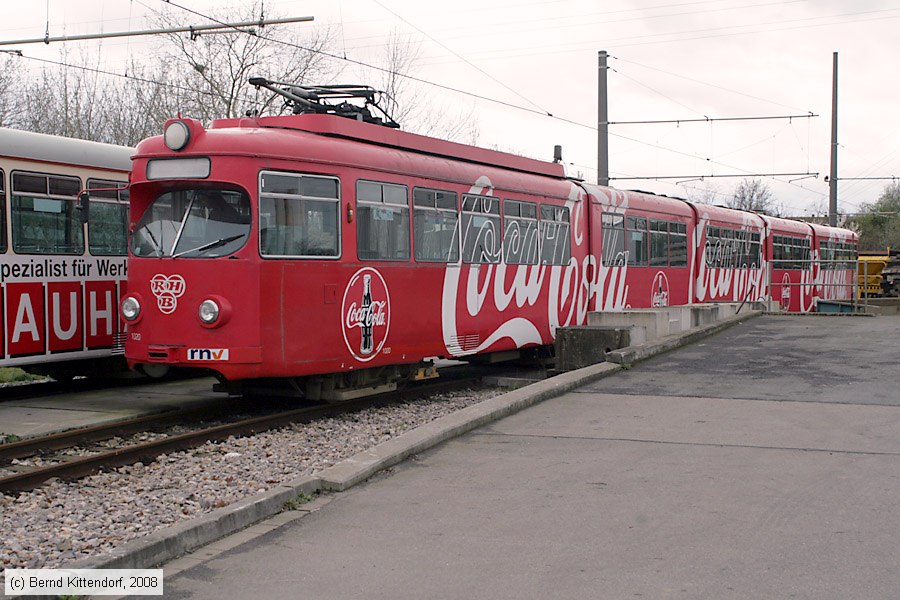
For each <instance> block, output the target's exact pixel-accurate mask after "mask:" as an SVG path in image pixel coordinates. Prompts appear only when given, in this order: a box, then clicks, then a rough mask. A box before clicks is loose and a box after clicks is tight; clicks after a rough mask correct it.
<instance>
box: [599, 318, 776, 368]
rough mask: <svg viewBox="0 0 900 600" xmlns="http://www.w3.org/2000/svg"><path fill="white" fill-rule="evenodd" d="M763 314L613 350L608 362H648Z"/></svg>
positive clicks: (627, 363)
mask: <svg viewBox="0 0 900 600" xmlns="http://www.w3.org/2000/svg"><path fill="white" fill-rule="evenodd" d="M761 314H763V311H761V310H748V311H745V312H743V313H738V314H736V315H733V316H731V317H728V318H726V319H722V320H721V321H719V322H717V323H712V324H710V325H704V326H703V327H697V328H695V329H689V330H687V331H681V332H678V333H673V334H672V335H667V336H665V337H663V338H659V339H657V340H652V341H650V342H646V343H644V344H641V345H640V346H628V347H626V348H620V349H618V350H613V351H612V352H607V353H606V360H607V361H609V362H611V363H615V364H619V365H624V366H630V365H633V364H634V363H636V362H639V361H642V360H646V359H648V358H650V357H651V356H656V355H657V354H662V353H663V352H668V351H669V350H674V349H675V348H680V347H681V346H686V345H688V344H690V343H692V342H695V341H697V340H699V339H702V338H705V337H707V336H710V335H714V334H716V333H719V332H720V331H722V330H724V329H728V328H729V327H731V326H732V325H737V324H738V323H742V322H743V321H746V320H748V319H751V318H753V317H758V316H759V315H761Z"/></svg>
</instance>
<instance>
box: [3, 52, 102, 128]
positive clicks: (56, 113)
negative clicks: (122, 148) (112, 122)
mask: <svg viewBox="0 0 900 600" xmlns="http://www.w3.org/2000/svg"><path fill="white" fill-rule="evenodd" d="M98 60H99V55H98ZM70 62H71V63H73V64H75V65H78V66H77V67H67V66H65V65H68V64H69V63H70ZM60 63H61V66H45V67H43V68H41V69H40V70H39V71H37V72H32V73H30V74H29V76H28V77H21V78H20V81H19V85H18V96H19V97H20V98H21V102H22V103H23V104H24V106H25V107H27V109H26V110H23V111H22V113H21V114H20V115H19V117H18V118H17V119H16V123H15V124H16V126H17V127H20V128H22V129H26V130H28V131H35V132H38V133H48V134H53V135H62V136H66V137H75V138H81V139H86V140H95V141H102V142H109V141H111V140H109V139H108V137H107V136H106V135H105V131H106V122H107V116H108V115H109V114H110V112H111V111H112V110H115V107H117V106H118V102H117V101H116V100H115V99H114V98H111V97H109V94H108V93H107V91H108V88H109V85H108V78H107V77H105V76H102V75H101V74H100V73H99V71H98V70H97V69H96V63H95V62H93V61H91V60H89V59H88V58H87V57H86V56H85V55H83V54H82V55H80V56H77V57H75V58H70V57H69V54H68V53H67V52H66V50H63V51H62V52H61V54H60Z"/></svg>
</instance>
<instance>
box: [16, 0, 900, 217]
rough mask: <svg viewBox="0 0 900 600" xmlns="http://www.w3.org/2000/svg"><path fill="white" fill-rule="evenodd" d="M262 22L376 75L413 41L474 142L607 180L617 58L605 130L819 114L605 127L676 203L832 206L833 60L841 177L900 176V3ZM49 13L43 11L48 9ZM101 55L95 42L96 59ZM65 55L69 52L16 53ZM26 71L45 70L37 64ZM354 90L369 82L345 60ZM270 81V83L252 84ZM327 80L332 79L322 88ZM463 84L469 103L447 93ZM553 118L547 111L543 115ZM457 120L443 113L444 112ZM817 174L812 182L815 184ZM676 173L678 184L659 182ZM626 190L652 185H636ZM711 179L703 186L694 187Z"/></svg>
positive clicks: (35, 49)
mask: <svg viewBox="0 0 900 600" xmlns="http://www.w3.org/2000/svg"><path fill="white" fill-rule="evenodd" d="M246 4H247V3H242V2H237V1H236V0H226V1H219V2H212V1H209V0H172V3H167V2H165V1H164V0H40V1H38V0H23V1H20V2H13V1H11V0H3V13H4V14H3V19H2V20H0V40H15V39H25V38H32V37H42V36H43V35H44V33H45V30H46V28H47V25H48V15H49V33H50V35H51V36H58V35H75V34H81V33H92V32H99V31H107V32H109V31H122V30H135V29H141V28H145V27H147V26H148V24H147V22H146V21H145V15H146V14H148V12H149V8H153V9H157V10H159V9H163V10H167V11H171V12H172V13H173V14H176V15H179V20H180V21H181V22H183V23H184V24H186V25H199V24H202V23H203V20H202V19H201V18H200V17H198V16H196V15H192V14H190V13H187V12H185V11H183V10H181V9H179V8H178V7H177V5H182V6H185V7H188V8H190V9H192V10H195V11H197V12H200V13H203V14H209V13H211V12H212V11H213V10H214V9H216V8H222V7H226V6H234V5H246ZM265 6H266V12H267V14H270V15H273V16H302V15H308V16H313V17H315V21H314V22H313V23H302V24H297V25H292V27H297V28H312V27H320V26H327V25H331V26H335V27H337V28H339V29H338V30H339V31H340V34H339V36H338V42H337V44H338V47H337V48H336V49H337V50H339V53H340V54H345V55H346V56H347V57H348V58H352V59H354V60H358V61H360V62H369V63H375V62H377V60H378V58H377V57H378V56H379V55H380V53H381V52H382V48H383V44H384V41H385V38H386V36H387V34H388V33H389V32H391V31H398V32H401V33H402V34H404V35H409V36H411V38H412V39H413V40H415V41H417V42H418V44H419V48H420V58H419V62H418V65H417V67H416V68H415V70H414V71H413V72H412V74H413V75H415V76H416V77H418V78H420V79H423V80H426V81H428V82H433V83H434V84H437V85H434V86H429V85H422V87H421V91H422V94H426V95H427V98H428V100H429V102H431V103H433V104H434V105H436V106H443V107H459V108H461V109H465V110H468V109H469V108H471V109H474V111H475V114H477V115H478V130H479V135H478V141H477V143H478V145H481V146H486V147H498V148H501V149H505V150H509V151H513V152H516V153H519V154H524V155H527V156H532V157H535V158H542V159H548V160H549V159H551V158H552V152H553V145H554V144H561V145H562V146H563V156H564V160H565V162H567V163H569V169H570V173H572V174H578V173H580V174H581V175H583V176H584V177H585V178H586V179H588V180H590V181H595V180H596V161H597V132H596V124H597V77H598V72H597V71H598V70H597V53H598V51H599V50H606V51H607V52H608V53H609V55H610V59H609V66H610V68H611V70H610V71H609V72H608V82H609V84H608V85H609V120H610V121H612V122H617V121H618V122H621V121H651V120H670V119H684V120H689V119H705V118H710V119H723V118H731V117H763V116H773V117H775V116H777V117H782V116H790V115H807V114H810V113H812V114H815V115H818V116H817V117H813V118H792V119H777V120H753V121H711V122H699V123H688V122H683V123H677V124H643V125H629V124H619V125H611V126H610V151H609V154H610V161H609V162H610V164H609V169H610V175H611V177H613V178H616V179H615V180H614V181H613V182H612V184H613V185H614V186H616V187H620V188H626V189H643V190H649V191H653V192H657V193H663V194H668V195H673V196H681V197H688V196H692V197H697V194H699V193H701V192H702V191H703V190H712V191H715V192H717V193H718V194H719V201H720V202H723V201H724V198H725V196H728V195H730V194H731V192H732V191H733V190H734V187H735V186H736V185H737V184H738V183H739V182H740V178H725V177H721V178H716V177H710V176H711V175H733V174H739V175H742V176H743V175H746V176H751V175H755V174H778V173H785V174H786V173H797V175H778V176H774V177H769V176H767V177H764V180H765V181H766V183H767V184H768V186H769V188H770V190H771V191H772V192H773V194H774V195H775V196H776V198H777V200H778V202H780V203H781V204H783V205H784V207H785V209H786V212H787V213H788V215H789V216H790V215H797V216H800V215H804V214H812V213H817V214H821V212H822V211H823V210H827V206H828V184H827V183H825V182H824V177H825V176H826V175H827V174H828V173H829V168H830V163H829V160H830V159H829V152H830V143H831V142H830V139H831V84H832V58H833V53H834V52H837V53H838V61H839V107H838V108H839V110H838V114H839V126H838V142H839V178H859V177H869V178H872V177H890V176H894V175H900V135H898V132H900V111H898V110H897V107H898V104H900V101H898V97H900V96H898V93H897V91H898V90H897V88H898V86H900V83H898V77H897V64H898V58H900V35H897V31H898V28H900V0H897V1H895V2H890V1H881V0H853V1H849V0H848V1H841V0H785V1H780V2H776V1H768V0H716V1H696V0H694V1H691V0H687V1H678V0H557V1H546V0H518V1H515V0H479V1H472V0H456V1H454V2H441V3H434V2H427V1H422V0H327V1H326V0H323V1H319V0H315V1H301V0H266V1H265ZM48 11H49V13H48ZM99 44H100V42H92V43H91V44H90V45H86V46H87V47H88V48H91V49H96V48H97V47H98V45H99ZM13 47H15V48H18V49H20V50H22V51H23V53H24V54H25V56H26V57H43V58H49V59H58V58H59V56H60V54H59V53H60V50H61V47H62V44H51V45H49V46H45V45H43V44H37V45H21V46H2V47H0V48H13ZM102 48H103V49H102V52H101V56H102V59H101V62H102V65H101V66H103V67H104V68H107V69H109V70H112V71H116V72H124V64H125V63H126V61H127V60H128V59H129V58H131V59H147V60H150V59H152V55H153V51H152V41H151V40H149V39H148V38H129V39H127V40H126V39H120V40H106V41H104V42H103V46H102ZM30 64H31V65H32V66H35V65H38V64H39V63H35V62H33V61H32V62H31V63H30ZM344 67H345V70H344V74H343V79H344V81H334V82H329V83H372V82H373V81H374V80H375V79H376V75H374V74H373V73H371V72H367V70H366V69H364V68H362V67H359V66H358V65H355V64H350V63H348V64H345V65H344ZM259 75H263V76H264V75H268V74H267V73H259ZM323 83H325V82H323ZM446 88H453V89H455V90H461V91H466V92H469V93H470V94H464V93H459V92H452V91H447V89H446ZM547 113H549V114H551V115H553V116H552V117H551V116H547ZM448 114H449V110H448ZM807 173H809V174H818V176H817V177H811V176H810V177H806V178H802V177H804V174H807ZM672 176H681V177H682V178H683V179H662V178H663V177H672ZM625 177H659V178H660V179H658V180H652V179H646V180H627V179H619V178H625ZM700 177H703V180H700V179H699V178H700ZM888 183H889V182H888V181H874V180H865V181H860V180H857V181H852V180H845V181H841V182H840V185H839V210H840V211H842V212H849V213H852V212H856V211H857V210H858V209H859V207H860V205H861V204H863V203H866V202H873V201H874V200H876V199H877V197H878V195H879V194H880V193H881V191H882V189H883V188H884V186H885V185H887V184H888Z"/></svg>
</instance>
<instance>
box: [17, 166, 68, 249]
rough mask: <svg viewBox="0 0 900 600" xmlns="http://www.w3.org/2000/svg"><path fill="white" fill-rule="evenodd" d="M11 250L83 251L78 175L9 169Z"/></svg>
mask: <svg viewBox="0 0 900 600" xmlns="http://www.w3.org/2000/svg"><path fill="white" fill-rule="evenodd" d="M10 187H11V192H12V194H11V196H12V199H11V203H10V208H11V217H12V241H13V250H14V251H15V252H16V253H18V254H82V253H83V252H84V230H83V227H82V226H81V219H80V218H79V216H78V214H77V213H76V210H75V200H76V198H77V196H78V192H79V191H81V180H80V179H79V178H78V177H69V176H62V175H45V174H42V173H23V172H13V173H12V185H11V186H10Z"/></svg>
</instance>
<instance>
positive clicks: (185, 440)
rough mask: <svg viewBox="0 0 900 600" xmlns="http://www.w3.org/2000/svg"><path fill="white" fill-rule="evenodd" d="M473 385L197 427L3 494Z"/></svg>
mask: <svg viewBox="0 0 900 600" xmlns="http://www.w3.org/2000/svg"><path fill="white" fill-rule="evenodd" d="M471 386H472V382H471V381H466V380H462V379H461V380H451V381H443V382H432V383H428V384H424V385H421V386H414V387H411V388H407V389H405V390H402V391H397V392H391V393H387V394H382V395H379V396H377V397H368V398H360V399H357V400H351V401H347V402H342V403H340V404H325V405H317V406H312V407H305V408H299V409H292V410H288V411H283V412H278V413H274V414H270V415H265V416H261V417H252V418H249V419H243V420H240V421H235V422H233V423H226V424H222V425H216V426H213V427H207V428H203V429H198V430H196V431H190V432H187V433H183V434H178V435H172V436H168V437H165V438H160V439H156V440H151V441H149V442H144V443H140V444H134V445H130V446H124V447H121V448H115V449H112V450H110V451H108V452H100V453H96V454H91V455H88V456H80V457H77V458H72V459H71V460H65V461H62V462H59V463H57V464H52V465H44V466H41V467H36V468H34V469H29V470H27V471H23V472H20V473H14V474H11V475H5V476H2V477H0V492H3V493H10V492H21V491H27V490H32V489H34V488H36V487H38V486H40V485H41V484H42V483H44V482H45V481H47V480H48V479H52V478H60V479H65V480H69V479H77V478H80V477H84V476H86V475H90V474H92V473H95V472H97V471H100V470H102V469H108V468H116V467H121V466H125V465H129V464H134V463H136V462H150V461H152V460H155V458H156V457H157V456H159V455H161V454H168V453H170V452H177V451H181V450H188V449H191V448H196V447H197V446H200V445H203V444H204V443H206V442H208V441H221V440H224V439H227V438H229V437H231V436H247V435H253V434H256V433H260V432H263V431H268V430H271V429H277V428H279V427H285V426H287V425H290V424H292V423H308V422H310V421H313V420H315V419H320V418H325V417H332V416H337V415H341V414H345V413H351V412H358V411H360V410H363V409H365V408H370V407H373V406H384V405H388V404H395V403H399V402H402V401H404V400H407V399H408V398H409V397H410V396H413V397H420V396H422V395H428V394H433V393H437V392H439V391H448V390H450V389H459V388H462V387H471ZM17 467H18V465H17Z"/></svg>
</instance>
